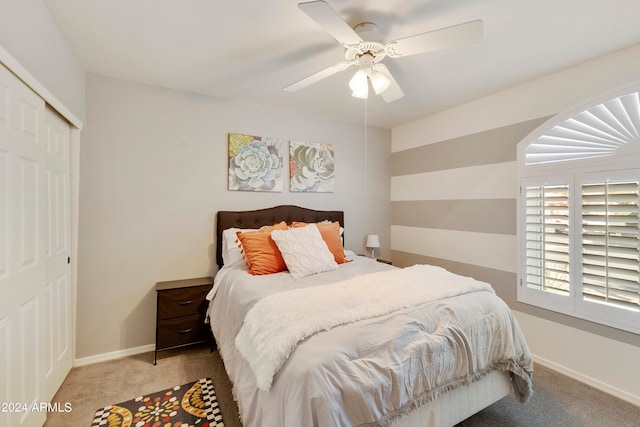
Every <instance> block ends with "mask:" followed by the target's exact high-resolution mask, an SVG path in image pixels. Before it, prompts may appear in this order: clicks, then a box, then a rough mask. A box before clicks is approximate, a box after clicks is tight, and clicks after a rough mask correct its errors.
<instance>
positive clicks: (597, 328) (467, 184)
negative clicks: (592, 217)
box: [391, 46, 640, 402]
mask: <svg viewBox="0 0 640 427" xmlns="http://www.w3.org/2000/svg"><path fill="white" fill-rule="evenodd" d="M639 72H640V46H635V47H633V48H629V49H626V50H624V51H620V52H618V53H616V54H613V55H609V56H607V57H604V58H600V59H598V60H594V61H591V62H588V63H585V64H581V65H578V66H576V67H574V68H571V69H567V70H564V71H562V72H559V73H556V74H553V75H550V76H547V77H545V78H542V79H539V80H535V81H532V82H529V83H527V84H524V85H521V86H518V87H514V88H512V89H510V90H507V91H504V92H500V93H497V94H495V95H492V96H489V97H486V98H482V99H479V100H476V101H474V102H472V103H469V104H465V105H462V106H459V107H456V108H454V109H451V110H448V111H445V112H442V113H440V114H438V115H434V116H431V117H426V118H424V119H422V120H419V121H416V122H413V123H409V124H407V125H404V126H401V127H398V128H395V129H393V131H392V152H393V153H392V173H391V175H392V177H391V239H392V259H393V262H394V264H396V265H409V264H413V263H431V264H436V265H441V266H443V267H445V268H448V269H450V270H452V271H454V272H457V273H459V274H464V275H469V276H473V277H476V278H478V279H480V280H484V281H488V282H490V283H491V284H492V285H493V286H494V287H495V289H496V291H497V292H498V294H499V295H500V296H501V297H502V298H503V299H504V300H505V301H506V302H507V303H508V304H509V305H510V306H511V307H512V308H513V309H514V310H516V311H517V313H520V314H519V315H520V318H522V319H526V320H527V322H526V326H527V329H525V335H527V336H528V337H529V340H530V342H531V343H535V346H532V351H533V352H534V355H536V356H537V357H538V360H544V361H546V362H547V364H549V365H552V366H553V367H554V368H563V369H565V371H566V373H569V374H571V372H573V373H576V372H577V371H579V372H578V374H577V375H574V376H576V377H578V378H579V379H581V380H583V381H584V380H585V379H589V378H592V379H593V380H594V381H593V383H594V384H608V385H610V386H611V387H610V388H609V389H607V391H611V390H618V391H620V393H618V395H620V396H621V397H624V398H627V399H628V400H631V401H634V402H636V401H640V387H638V385H633V386H629V384H628V383H625V382H624V381H623V380H622V379H623V378H625V375H624V374H621V375H618V374H611V375H610V376H608V375H607V374H604V375H603V373H602V369H601V368H600V366H601V359H600V358H598V357H596V356H595V353H594V354H593V355H589V354H584V353H582V352H580V353H578V352H576V353H575V354H573V353H571V352H569V353H567V352H566V351H565V352H562V354H563V357H559V356H558V349H557V347H552V346H551V343H552V342H557V341H558V340H560V341H561V340H562V339H564V340H565V342H567V343H572V342H573V343H574V344H576V348H591V349H592V350H593V351H594V352H600V351H601V350H602V348H603V347H602V345H603V343H607V342H609V343H610V342H613V343H620V344H621V345H623V346H625V347H624V348H625V349H626V350H627V352H631V353H629V354H630V355H631V356H632V357H628V358H621V359H620V360H631V359H633V357H635V358H636V359H634V360H637V357H640V336H638V335H636V334H632V333H628V332H624V331H621V330H618V329H614V328H609V327H605V326H602V325H599V324H595V323H591V322H588V321H584V320H579V319H575V318H572V317H569V316H565V315H560V314H558V313H554V312H551V311H547V310H542V309H538V308H535V307H532V306H529V305H526V304H520V303H518V302H517V300H516V279H517V236H516V199H517V194H518V184H517V176H516V172H517V165H516V145H517V144H518V142H519V141H520V140H522V139H523V138H524V137H525V136H526V135H527V134H528V133H529V132H531V131H532V130H534V129H535V128H536V127H537V126H538V125H540V124H542V123H543V122H544V121H545V120H546V119H547V118H548V117H551V116H552V115H554V114H557V113H560V112H562V111H564V110H565V109H568V108H570V107H572V106H573V105H576V104H578V103H581V102H583V101H586V100H587V99H589V98H591V97H593V96H595V95H597V94H599V93H601V92H604V91H606V90H609V89H611V88H615V87H618V86H622V85H625V84H628V83H629V82H632V81H634V80H636V79H637V78H638V76H639V75H640V74H639ZM536 319H539V321H538V320H536ZM544 322H547V323H549V322H551V323H552V324H555V325H557V329H556V331H555V335H554V341H550V340H547V339H546V335H547V334H546V331H545V330H544V328H540V327H539V325H542V324H544ZM582 331H585V332H586V333H577V332H582ZM576 337H581V338H580V339H582V340H583V342H581V343H580V346H577V343H576V341H575V340H576V339H577V338H576ZM545 343H549V344H548V345H545ZM575 367H579V368H578V370H576V369H574V368H575ZM633 369H635V368H634V367H633V366H624V365H620V366H618V367H617V371H618V373H623V372H624V371H626V372H630V371H632V370H633ZM602 388H606V387H602ZM634 399H635V400H634Z"/></svg>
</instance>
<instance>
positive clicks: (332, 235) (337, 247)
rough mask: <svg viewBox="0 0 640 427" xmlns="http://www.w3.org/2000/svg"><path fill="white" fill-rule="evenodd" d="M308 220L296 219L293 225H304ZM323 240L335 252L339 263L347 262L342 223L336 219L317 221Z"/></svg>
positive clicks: (334, 254)
mask: <svg viewBox="0 0 640 427" xmlns="http://www.w3.org/2000/svg"><path fill="white" fill-rule="evenodd" d="M306 225H307V223H306V222H297V221H294V222H293V223H292V224H291V226H292V227H304V226H306ZM316 225H317V226H318V230H320V235H321V236H322V240H324V242H325V243H326V244H327V246H328V247H329V250H330V251H331V253H332V254H333V258H334V259H335V260H336V262H337V263H338V264H343V263H345V262H347V257H346V256H345V254H344V246H342V237H341V236H340V223H339V222H338V221H334V222H332V223H316Z"/></svg>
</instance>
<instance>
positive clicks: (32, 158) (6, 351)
mask: <svg viewBox="0 0 640 427" xmlns="http://www.w3.org/2000/svg"><path fill="white" fill-rule="evenodd" d="M45 118H46V109H45V103H44V101H43V100H42V99H41V98H39V97H38V96H37V95H36V94H35V93H34V92H32V91H31V90H30V89H29V88H28V87H26V86H25V85H24V84H23V83H22V82H21V81H20V80H19V79H18V78H16V77H15V76H14V75H13V74H12V73H11V72H10V71H8V70H7V69H6V68H5V67H4V66H2V65H1V64H0V404H3V405H5V406H3V407H2V408H0V409H3V410H4V412H0V426H3V427H4V426H41V425H42V424H43V423H44V420H45V418H46V411H42V410H34V409H38V408H39V405H40V404H41V403H43V402H44V403H46V402H47V401H48V400H49V399H48V391H47V379H48V378H53V377H57V376H58V374H57V373H54V371H55V370H56V369H60V364H58V363H55V364H53V363H51V361H52V360H53V359H55V358H56V357H58V356H59V355H60V354H63V353H64V351H62V352H61V351H58V347H57V344H56V343H57V342H61V341H65V340H66V341H67V342H69V341H70V340H71V337H70V336H68V335H67V336H62V337H61V338H62V339H61V340H60V339H58V337H59V336H60V334H61V333H62V330H63V329H64V328H60V327H58V324H57V323H56V322H60V320H59V319H61V318H62V317H64V316H60V315H59V313H61V312H62V311H65V312H66V314H65V316H68V315H69V310H70V304H68V303H67V302H65V301H68V299H70V294H69V284H68V282H69V280H68V277H69V274H68V271H69V267H68V264H66V256H68V255H66V256H65V259H64V265H65V266H66V267H64V268H66V271H67V273H65V272H63V271H62V269H60V268H58V267H57V266H56V267H54V265H53V264H54V263H55V264H57V262H58V261H57V260H55V261H54V258H57V257H56V255H57V254H62V253H63V252H64V251H65V250H66V253H67V254H68V252H69V250H68V246H69V238H68V235H69V226H68V225H65V226H64V227H60V226H59V224H62V223H63V222H65V223H66V224H68V216H69V214H68V191H67V190H66V189H64V190H61V188H62V186H64V187H67V188H68V181H69V180H68V170H69V169H68V166H67V167H66V171H67V172H59V170H58V168H59V165H60V164H58V163H56V161H54V157H55V155H51V154H49V152H48V151H49V150H48V147H47V145H48V142H49V141H48V140H47V126H46V124H45ZM54 145H55V144H54ZM66 150H67V153H68V145H67V148H66ZM51 151H52V152H55V149H52V150H51ZM67 158H68V154H67ZM67 164H68V160H67ZM63 169H64V167H63ZM63 169H62V170H63ZM60 173H62V175H65V176H66V177H65V178H62V177H60V176H59V174H60ZM58 183H59V184H60V186H61V187H60V188H59V189H58V187H57V185H58ZM60 191H62V193H64V192H66V194H67V196H63V198H64V197H66V198H67V199H66V200H67V202H64V203H66V204H65V205H64V206H62V205H58V203H62V202H61V201H60V200H61V198H60V197H59V196H58V195H57V194H56V192H58V193H59V192H60ZM63 211H64V213H61V212H63ZM57 215H63V216H65V219H62V220H60V221H59V220H58V218H57ZM56 233H60V234H59V235H57V234H56ZM63 235H64V236H63ZM52 236H53V237H52ZM58 236H59V237H60V238H58ZM61 242H62V243H61ZM65 246H66V248H67V249H65V250H63V249H61V248H62V247H65ZM60 256H64V255H60ZM65 281H66V283H65ZM65 292H66V294H65ZM63 300H65V301H63ZM67 319H68V317H67ZM51 323H54V325H53V326H52V325H51ZM69 326H70V325H69ZM65 327H66V324H65ZM67 330H69V329H67ZM56 334H57V335H58V336H56ZM67 353H70V349H68V350H67ZM63 359H64V357H63ZM64 375H66V373H65V374H64ZM63 378H64V377H63Z"/></svg>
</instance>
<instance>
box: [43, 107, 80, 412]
mask: <svg viewBox="0 0 640 427" xmlns="http://www.w3.org/2000/svg"><path fill="white" fill-rule="evenodd" d="M69 137H70V129H69V124H68V123H67V122H66V121H65V120H63V119H62V118H60V117H59V116H58V115H57V114H56V113H55V112H53V111H51V110H50V109H47V110H46V111H45V150H44V151H45V154H44V167H45V170H44V172H45V174H44V176H45V187H46V188H45V192H46V198H45V205H44V215H45V226H44V230H43V231H44V232H43V235H42V237H43V244H44V256H45V290H44V295H43V298H44V299H43V304H44V306H43V309H42V314H43V318H44V320H45V323H44V325H43V326H44V328H45V335H46V337H47V341H46V343H45V348H44V354H43V357H44V364H45V366H44V374H45V387H46V393H45V398H46V400H47V401H50V400H51V399H53V396H54V395H55V393H56V391H58V388H60V385H61V384H62V381H64V379H65V377H66V376H67V374H68V373H69V371H70V370H71V365H72V364H73V355H72V341H71V337H72V328H71V322H72V318H71V310H72V309H71V307H72V304H71V301H72V299H71V276H70V273H71V270H70V267H69V254H70V252H71V251H70V244H71V242H70V236H71V230H70V214H69V208H70V201H69V189H70V181H69V141H70V138H69ZM63 403H64V402H63Z"/></svg>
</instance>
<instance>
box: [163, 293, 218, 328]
mask: <svg viewBox="0 0 640 427" xmlns="http://www.w3.org/2000/svg"><path fill="white" fill-rule="evenodd" d="M209 289H211V286H209V285H205V286H194V287H191V288H182V289H171V290H166V291H162V292H158V320H166V319H172V318H174V317H181V316H188V315H191V314H200V313H205V312H206V310H207V303H206V301H205V297H206V296H207V293H208V292H209Z"/></svg>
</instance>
